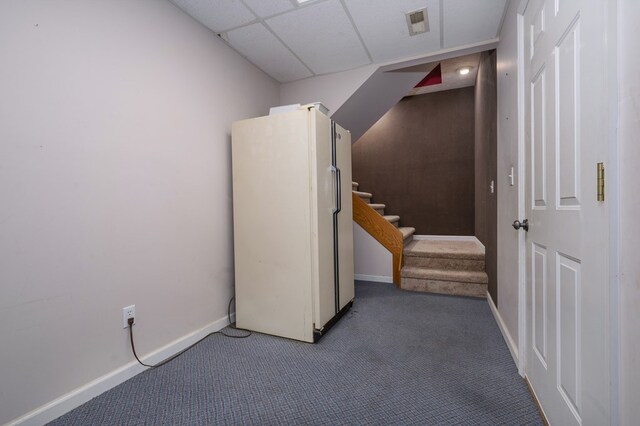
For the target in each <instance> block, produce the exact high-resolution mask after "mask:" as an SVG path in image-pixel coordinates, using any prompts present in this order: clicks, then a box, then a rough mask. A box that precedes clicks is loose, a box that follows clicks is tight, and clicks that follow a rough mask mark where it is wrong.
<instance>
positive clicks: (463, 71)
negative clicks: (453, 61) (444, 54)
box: [458, 67, 471, 75]
mask: <svg viewBox="0 0 640 426" xmlns="http://www.w3.org/2000/svg"><path fill="white" fill-rule="evenodd" d="M470 71H471V68H469V67H462V68H459V69H458V74H460V75H467V74H469V72H470Z"/></svg>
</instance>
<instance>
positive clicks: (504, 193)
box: [496, 1, 518, 343]
mask: <svg viewBox="0 0 640 426" xmlns="http://www.w3.org/2000/svg"><path fill="white" fill-rule="evenodd" d="M517 8H518V2H517V1H513V2H511V3H510V5H509V8H508V10H507V13H506V15H505V18H504V23H503V26H502V31H501V32H500V44H498V49H497V79H498V89H497V90H498V93H497V95H498V161H497V164H498V172H497V173H498V174H497V176H498V178H497V182H496V184H497V193H498V312H499V313H500V316H501V317H502V320H503V321H504V324H505V325H506V327H507V330H508V333H509V334H510V336H511V338H512V339H513V342H516V343H517V342H518V232H516V230H515V229H513V227H512V226H511V223H512V222H513V221H514V220H516V219H518V179H517V175H518V167H517V166H518V69H517V65H518V33H517ZM511 167H514V174H515V176H516V178H515V181H514V186H511V185H510V180H509V178H508V177H507V176H508V175H509V173H510V170H511Z"/></svg>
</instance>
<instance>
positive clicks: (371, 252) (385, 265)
mask: <svg viewBox="0 0 640 426" xmlns="http://www.w3.org/2000/svg"><path fill="white" fill-rule="evenodd" d="M353 246H354V254H353V267H354V273H355V274H356V279H362V280H376V281H384V282H393V256H392V255H391V253H390V252H389V250H387V249H386V248H384V246H383V245H382V244H380V243H379V242H377V241H376V240H375V239H374V238H373V237H372V236H371V235H369V233H368V232H367V231H365V230H364V229H362V227H360V225H358V224H357V223H355V222H353Z"/></svg>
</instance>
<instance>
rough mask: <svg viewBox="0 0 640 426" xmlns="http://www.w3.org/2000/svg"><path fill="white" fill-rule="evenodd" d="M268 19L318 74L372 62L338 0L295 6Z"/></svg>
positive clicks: (269, 23)
mask: <svg viewBox="0 0 640 426" xmlns="http://www.w3.org/2000/svg"><path fill="white" fill-rule="evenodd" d="M266 22H267V24H268V25H269V26H270V27H271V29H273V30H274V32H275V33H276V34H277V35H278V37H280V38H281V39H282V41H284V42H285V43H286V44H287V45H288V46H289V47H290V48H291V50H293V51H294V52H295V53H296V55H298V57H299V58H300V59H302V61H303V62H304V63H305V64H306V65H307V66H308V67H309V68H311V70H312V71H313V72H314V73H316V74H324V73H330V72H337V71H344V70H348V69H351V68H356V67H358V66H362V65H366V64H369V63H370V61H369V57H368V56H367V53H366V51H365V50H364V47H363V46H362V43H361V42H360V39H359V38H358V35H357V34H356V32H355V29H354V28H353V25H351V21H350V20H349V18H348V16H347V14H346V12H345V10H344V8H343V7H342V5H341V4H340V2H339V1H338V0H328V1H325V2H322V3H316V4H312V5H310V6H308V7H303V8H299V9H295V10H294V11H292V12H289V13H286V14H284V15H280V16H276V17H273V18H270V19H267V20H266Z"/></svg>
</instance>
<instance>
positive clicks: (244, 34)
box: [227, 23, 312, 83]
mask: <svg viewBox="0 0 640 426" xmlns="http://www.w3.org/2000/svg"><path fill="white" fill-rule="evenodd" d="M227 38H228V40H229V44H230V45H231V47H233V48H234V49H235V50H237V51H238V52H240V53H241V54H243V55H244V56H245V57H247V59H249V60H250V61H251V62H253V63H254V64H255V65H256V66H257V67H258V68H260V69H262V70H263V71H264V72H266V73H267V74H269V75H270V76H271V77H273V78H275V79H276V80H278V81H279V82H281V83H285V82H288V81H293V80H299V79H301V78H305V77H310V76H311V75H312V74H311V72H309V70H308V69H307V68H306V67H305V66H304V65H303V64H302V63H301V62H300V61H299V60H298V59H297V58H296V57H295V56H294V55H293V54H292V53H291V52H290V51H289V50H288V49H287V48H286V47H285V46H283V45H282V43H281V42H280V41H279V40H278V39H277V38H276V37H275V36H274V35H273V34H271V32H269V30H267V29H266V28H265V26H264V25H262V24H261V23H257V24H253V25H248V26H246V27H241V28H238V29H235V30H232V31H229V32H228V33H227Z"/></svg>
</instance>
